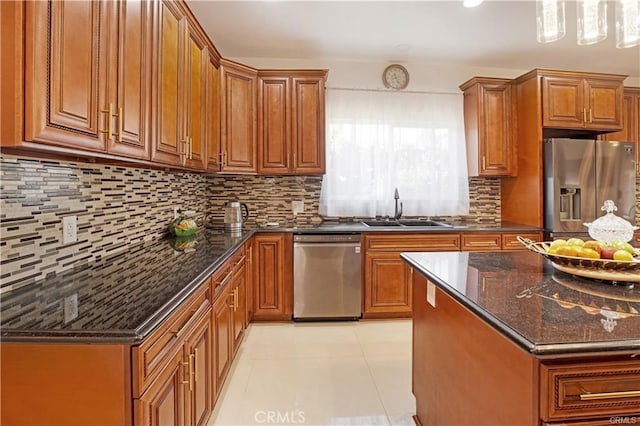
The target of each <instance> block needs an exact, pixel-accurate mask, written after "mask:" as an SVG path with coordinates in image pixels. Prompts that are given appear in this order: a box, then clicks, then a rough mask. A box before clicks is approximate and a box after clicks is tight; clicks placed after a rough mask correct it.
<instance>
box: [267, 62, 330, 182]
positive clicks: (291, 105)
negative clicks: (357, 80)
mask: <svg viewBox="0 0 640 426" xmlns="http://www.w3.org/2000/svg"><path fill="white" fill-rule="evenodd" d="M326 75H327V71H326V70H296V71H292V70H283V71H276V70H260V71H258V172H259V173H261V174H322V173H324V171H325V140H324V127H325V126H324V123H325V116H324V99H325V90H324V83H325V80H326Z"/></svg>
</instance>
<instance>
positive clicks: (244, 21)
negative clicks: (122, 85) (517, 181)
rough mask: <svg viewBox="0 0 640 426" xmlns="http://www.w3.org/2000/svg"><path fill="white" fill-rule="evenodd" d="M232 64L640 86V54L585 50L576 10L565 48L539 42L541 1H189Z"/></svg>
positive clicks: (569, 16)
mask: <svg viewBox="0 0 640 426" xmlns="http://www.w3.org/2000/svg"><path fill="white" fill-rule="evenodd" d="M187 3H188V4H189V6H190V7H191V9H192V11H193V12H194V14H195V15H196V17H197V18H198V20H199V21H200V23H201V24H202V26H203V27H204V29H205V30H206V31H207V33H208V35H209V37H210V38H211V39H212V40H213V42H214V43H215V45H216V47H217V48H218V50H219V51H220V53H221V54H222V55H223V56H224V57H227V58H287V59H316V60H317V59H326V60H347V61H375V62H391V61H394V62H395V61H398V62H420V63H441V64H460V65H464V66H477V67H494V68H509V69H520V70H528V69H533V68H556V69H567V70H580V71H591V72H608V73H617V74H626V75H630V76H632V77H640V47H634V48H629V49H616V47H615V34H614V33H615V26H614V16H615V9H614V7H615V6H614V2H612V1H610V2H609V8H608V18H609V19H608V20H609V36H608V37H607V39H606V40H605V41H603V42H600V43H598V44H595V45H591V46H578V45H577V43H576V11H575V2H572V1H567V4H566V32H567V35H566V36H565V37H564V38H563V39H562V40H560V41H557V42H555V43H549V44H538V43H537V42H536V28H535V9H536V5H535V1H532V0H527V1H522V0H521V1H514V0H512V1H497V0H495V1H492V0H486V1H485V2H484V3H483V4H481V5H480V6H478V7H476V8H473V9H467V8H465V7H463V6H462V0H459V1H458V0H449V1H278V0H271V1H242V0H235V1H206V0H187Z"/></svg>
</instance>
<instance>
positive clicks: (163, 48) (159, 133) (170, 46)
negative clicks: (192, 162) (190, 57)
mask: <svg viewBox="0 0 640 426" xmlns="http://www.w3.org/2000/svg"><path fill="white" fill-rule="evenodd" d="M156 7H157V8H158V14H157V22H156V27H157V28H156V34H155V35H154V36H155V39H154V46H155V49H154V52H155V54H156V56H155V57H154V66H155V70H154V73H153V75H152V77H153V81H154V84H153V89H154V90H153V93H154V102H153V107H154V116H153V120H154V142H153V144H152V150H151V160H153V161H156V162H159V163H166V164H171V165H181V164H182V163H183V154H184V153H185V146H184V145H183V129H182V125H183V118H184V117H183V113H184V105H183V103H182V98H181V95H182V91H183V90H184V79H183V78H182V76H183V75H184V73H185V71H186V70H185V61H184V59H183V58H184V57H185V43H184V36H185V31H186V17H185V16H184V13H183V12H182V10H181V9H180V8H179V7H178V5H177V3H175V2H173V1H169V0H162V1H160V2H158V3H157V5H156Z"/></svg>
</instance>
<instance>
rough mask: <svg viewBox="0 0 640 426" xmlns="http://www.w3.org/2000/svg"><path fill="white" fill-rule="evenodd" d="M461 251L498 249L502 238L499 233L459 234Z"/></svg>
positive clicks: (500, 247) (500, 246)
mask: <svg viewBox="0 0 640 426" xmlns="http://www.w3.org/2000/svg"><path fill="white" fill-rule="evenodd" d="M461 242H462V245H461V250H462V251H500V250H501V249H502V239H501V236H500V234H499V233H488V232H479V233H472V232H470V233H463V234H462V235H461Z"/></svg>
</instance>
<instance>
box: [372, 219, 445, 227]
mask: <svg viewBox="0 0 640 426" xmlns="http://www.w3.org/2000/svg"><path fill="white" fill-rule="evenodd" d="M362 223H363V224H364V225H366V226H371V227H373V226H411V227H420V226H424V227H433V226H439V227H443V228H448V227H451V226H452V225H449V224H448V223H444V222H437V221H435V220H400V221H395V220H363V221H362Z"/></svg>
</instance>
